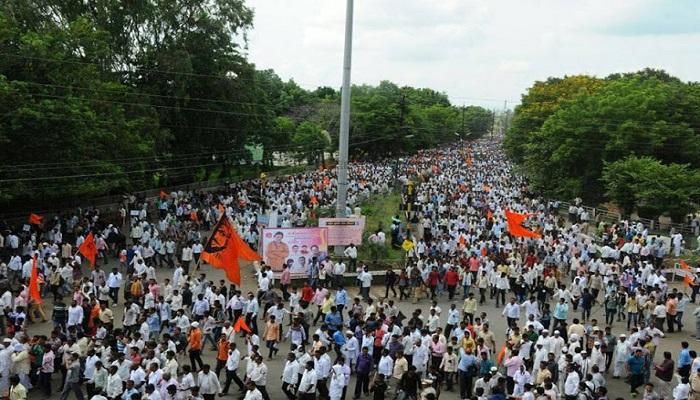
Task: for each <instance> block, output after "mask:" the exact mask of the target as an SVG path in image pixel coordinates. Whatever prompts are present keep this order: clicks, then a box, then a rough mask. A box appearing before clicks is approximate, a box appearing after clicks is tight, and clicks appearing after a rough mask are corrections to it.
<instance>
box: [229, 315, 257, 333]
mask: <svg viewBox="0 0 700 400" xmlns="http://www.w3.org/2000/svg"><path fill="white" fill-rule="evenodd" d="M233 330H234V331H236V333H238V332H240V331H241V330H244V331H246V332H249V333H250V332H253V331H252V330H251V329H250V327H249V326H248V324H246V323H245V318H242V317H239V318H238V321H236V323H235V324H233Z"/></svg>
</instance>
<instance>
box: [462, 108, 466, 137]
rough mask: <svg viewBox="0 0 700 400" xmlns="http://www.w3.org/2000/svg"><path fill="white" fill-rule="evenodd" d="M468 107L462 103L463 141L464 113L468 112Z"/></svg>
mask: <svg viewBox="0 0 700 400" xmlns="http://www.w3.org/2000/svg"><path fill="white" fill-rule="evenodd" d="M466 109H467V108H466V107H465V106H464V103H462V139H464V133H465V131H464V112H465V111H466Z"/></svg>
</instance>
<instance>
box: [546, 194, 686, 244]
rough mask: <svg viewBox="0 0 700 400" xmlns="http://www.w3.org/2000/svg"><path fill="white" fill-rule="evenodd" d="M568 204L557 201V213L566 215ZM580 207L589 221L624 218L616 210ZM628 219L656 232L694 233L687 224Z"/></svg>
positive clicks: (617, 220)
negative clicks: (586, 213)
mask: <svg viewBox="0 0 700 400" xmlns="http://www.w3.org/2000/svg"><path fill="white" fill-rule="evenodd" d="M570 206H571V203H569V202H566V201H559V214H560V215H568V214H569V207H570ZM581 207H583V209H584V210H586V212H588V215H589V216H590V219H589V221H595V222H596V223H598V222H601V221H609V222H619V221H622V220H623V219H624V218H623V216H622V214H620V213H617V212H612V211H610V210H606V209H603V208H597V207H589V206H581ZM629 219H630V221H635V222H641V223H642V224H644V226H645V227H648V228H649V231H650V232H651V231H654V232H657V233H668V232H670V231H673V232H680V233H681V234H682V235H684V236H689V235H694V232H693V229H692V228H691V227H690V226H688V225H687V224H682V223H674V222H660V221H655V220H653V219H649V218H641V217H636V218H629Z"/></svg>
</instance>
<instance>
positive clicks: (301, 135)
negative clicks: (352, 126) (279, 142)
mask: <svg viewBox="0 0 700 400" xmlns="http://www.w3.org/2000/svg"><path fill="white" fill-rule="evenodd" d="M292 142H293V143H294V145H295V152H296V154H297V158H298V159H299V160H300V161H301V160H306V161H307V162H308V163H309V164H314V163H317V162H318V161H319V155H320V153H321V151H324V150H325V149H326V147H328V145H329V144H330V142H329V140H328V135H327V133H325V132H324V131H323V130H322V129H321V128H320V127H319V126H318V125H316V124H314V123H313V122H307V121H305V122H302V123H300V124H299V125H298V126H297V128H296V132H295V133H294V137H293V138H292Z"/></svg>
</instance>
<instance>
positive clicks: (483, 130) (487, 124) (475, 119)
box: [460, 106, 494, 138]
mask: <svg viewBox="0 0 700 400" xmlns="http://www.w3.org/2000/svg"><path fill="white" fill-rule="evenodd" d="M463 113H464V132H462V134H463V135H465V137H466V136H468V137H470V138H479V137H482V136H484V135H485V134H487V133H488V132H490V131H491V128H492V126H493V118H494V116H493V112H491V111H489V110H487V109H485V108H483V107H479V106H467V107H465V108H464V110H463ZM460 130H461V128H460Z"/></svg>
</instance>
